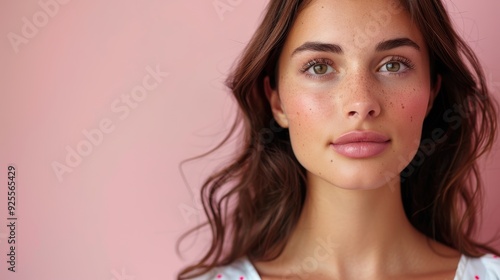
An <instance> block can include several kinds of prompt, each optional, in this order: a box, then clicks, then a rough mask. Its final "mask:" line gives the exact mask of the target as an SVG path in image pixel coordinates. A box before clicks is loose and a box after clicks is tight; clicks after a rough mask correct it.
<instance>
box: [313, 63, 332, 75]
mask: <svg viewBox="0 0 500 280" xmlns="http://www.w3.org/2000/svg"><path fill="white" fill-rule="evenodd" d="M307 72H309V74H312V75H326V74H329V73H331V72H333V67H331V66H330V65H328V64H325V63H317V64H314V65H312V66H311V67H309V69H308V70H307Z"/></svg>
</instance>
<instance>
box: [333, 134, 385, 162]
mask: <svg viewBox="0 0 500 280" xmlns="http://www.w3.org/2000/svg"><path fill="white" fill-rule="evenodd" d="M389 142H390V139H389V137H387V136H385V135H383V134H380V133H377V132H373V131H359V130H358V131H351V132H348V133H346V134H344V135H342V136H340V137H339V138H338V139H337V140H335V141H334V142H333V143H331V146H332V147H333V149H334V150H335V151H336V152H337V153H339V154H341V155H343V156H346V157H349V158H369V157H374V156H376V155H379V154H381V153H382V152H383V151H385V150H386V149H387V147H389Z"/></svg>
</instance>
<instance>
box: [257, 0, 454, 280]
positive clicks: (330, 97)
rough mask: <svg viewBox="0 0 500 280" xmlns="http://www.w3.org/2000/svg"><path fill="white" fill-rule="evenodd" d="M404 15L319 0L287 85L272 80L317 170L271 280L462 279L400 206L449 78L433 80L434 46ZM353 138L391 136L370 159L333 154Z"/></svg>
mask: <svg viewBox="0 0 500 280" xmlns="http://www.w3.org/2000/svg"><path fill="white" fill-rule="evenodd" d="M400 8H401V7H399V9H398V6H397V5H393V2H391V1H389V0H359V1H350V0H314V1H312V2H311V3H310V4H309V5H308V6H307V7H306V8H305V9H304V10H302V11H301V12H300V13H299V15H298V17H297V19H296V21H295V23H294V25H293V26H292V29H291V32H290V34H289V35H288V37H287V39H286V41H285V45H284V48H283V50H282V53H281V56H280V60H279V77H278V87H277V88H271V87H270V85H269V80H268V79H266V80H265V90H266V95H267V97H268V99H269V101H270V104H271V108H272V110H273V114H274V117H275V119H276V121H277V122H278V123H279V124H280V125H281V126H282V127H287V128H288V129H289V131H290V138H291V139H290V140H291V143H292V147H293V149H294V153H295V155H296V157H297V159H298V160H299V162H300V163H301V164H302V165H303V166H304V167H305V168H306V170H307V178H308V182H307V188H308V190H307V191H308V193H307V197H306V202H305V205H304V208H303V211H302V214H301V217H300V219H299V222H298V224H297V227H296V229H295V230H294V231H293V233H292V235H291V236H290V239H289V240H288V242H287V246H286V247H285V250H284V251H283V253H282V254H281V255H280V256H279V257H278V258H277V259H275V260H273V261H269V262H256V263H254V266H255V267H256V269H257V271H258V272H259V274H260V275H261V278H262V279H263V280H264V279H453V278H454V276H455V272H456V269H457V265H458V262H459V259H460V254H459V252H457V251H456V250H454V249H452V248H449V247H447V246H445V245H442V244H439V243H437V242H435V241H432V240H429V239H428V238H426V237H425V236H424V235H423V234H421V233H420V232H418V231H417V230H416V229H415V228H414V227H413V226H412V225H411V224H410V223H409V221H408V219H407V218H406V216H405V213H404V209H403V205H402V201H401V192H400V179H399V176H398V175H397V174H399V173H400V172H401V171H402V169H403V168H404V167H405V166H406V165H407V164H408V163H409V162H410V160H411V158H412V157H413V156H414V155H415V153H416V151H417V148H418V142H419V141H418V140H419V139H420V137H421V130H422V123H423V120H424V118H425V116H426V114H427V113H428V111H429V109H430V108H431V106H432V101H433V98H434V96H435V95H436V93H437V91H438V89H439V83H438V84H436V85H431V83H430V75H429V58H428V52H427V49H426V44H425V41H424V40H423V38H422V35H421V33H420V31H419V30H418V29H417V28H416V27H415V26H414V25H413V24H412V22H411V19H410V17H409V15H408V13H407V12H406V11H404V10H402V9H400ZM377 25H378V28H377ZM360 38H363V39H364V40H361V39H360ZM311 42H312V43H314V44H316V45H315V47H311V44H308V43H311ZM387 42H389V43H390V44H387ZM317 43H320V44H319V45H318V44H317ZM384 44H385V45H384ZM318 46H319V47H318ZM325 46H326V47H325ZM332 46H333V47H332ZM381 46H385V47H381ZM352 131H372V132H376V133H379V134H381V135H384V137H387V138H388V139H390V140H389V141H388V144H387V147H385V148H384V149H383V151H382V152H380V153H375V154H370V153H368V154H361V156H360V157H353V156H352V155H349V154H348V155H345V154H341V153H339V152H338V151H337V150H335V149H334V148H332V145H333V143H335V141H336V140H337V139H339V137H340V136H342V135H345V134H346V133H349V132H352ZM356 155H357V154H356Z"/></svg>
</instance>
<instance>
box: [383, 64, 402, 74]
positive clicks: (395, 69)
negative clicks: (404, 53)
mask: <svg viewBox="0 0 500 280" xmlns="http://www.w3.org/2000/svg"><path fill="white" fill-rule="evenodd" d="M385 68H386V69H387V71H389V72H398V71H399V69H400V68H401V63H399V62H389V63H387V64H385Z"/></svg>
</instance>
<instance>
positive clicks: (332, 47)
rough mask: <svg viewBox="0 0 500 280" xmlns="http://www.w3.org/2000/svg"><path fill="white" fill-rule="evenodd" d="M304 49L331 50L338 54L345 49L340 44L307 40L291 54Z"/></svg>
mask: <svg viewBox="0 0 500 280" xmlns="http://www.w3.org/2000/svg"><path fill="white" fill-rule="evenodd" d="M303 51H317V52H331V53H336V54H343V53H344V51H343V50H342V48H341V47H340V46H339V45H336V44H328V43H321V42H305V43H304V44H302V45H301V46H300V47H298V48H296V49H295V50H294V51H293V52H292V55H291V56H294V55H295V54H297V53H299V52H303Z"/></svg>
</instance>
